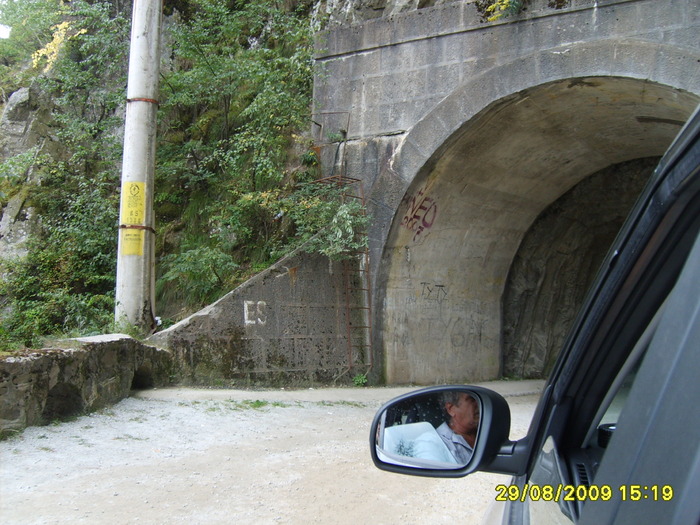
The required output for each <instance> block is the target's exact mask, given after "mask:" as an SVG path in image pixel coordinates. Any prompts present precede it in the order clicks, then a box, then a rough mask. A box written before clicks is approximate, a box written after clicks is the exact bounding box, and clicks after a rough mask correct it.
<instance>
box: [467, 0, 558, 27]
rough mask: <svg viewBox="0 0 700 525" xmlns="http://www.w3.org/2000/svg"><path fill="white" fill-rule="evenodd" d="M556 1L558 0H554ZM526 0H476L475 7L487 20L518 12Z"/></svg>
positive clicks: (491, 20) (493, 20) (492, 20)
mask: <svg viewBox="0 0 700 525" xmlns="http://www.w3.org/2000/svg"><path fill="white" fill-rule="evenodd" d="M555 1H558V0H555ZM527 2H528V0H477V2H476V5H477V8H478V9H479V10H480V11H481V13H483V15H484V18H485V19H486V20H487V21H489V22H495V21H496V20H501V19H502V18H506V17H508V16H512V15H515V14H518V13H519V12H520V11H521V10H522V9H523V7H524V6H525V4H527Z"/></svg>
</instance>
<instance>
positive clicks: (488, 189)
mask: <svg viewBox="0 0 700 525" xmlns="http://www.w3.org/2000/svg"><path fill="white" fill-rule="evenodd" d="M636 44H637V45H636V47H635V43H631V42H626V43H620V42H613V43H611V42H608V43H603V42H595V43H593V44H586V45H581V46H579V47H575V48H567V49H568V51H567V50H564V49H562V50H561V53H565V52H566V53H567V55H568V58H569V60H565V61H564V60H562V61H561V63H560V65H559V66H558V67H549V68H548V69H547V70H548V71H549V73H548V75H547V77H546V78H543V75H542V73H541V72H542V67H541V66H542V64H543V61H544V60H545V58H546V57H545V56H543V54H539V55H534V56H532V57H529V58H527V59H523V60H520V61H519V62H518V63H515V64H507V65H503V66H500V67H497V68H494V69H493V70H491V71H489V72H487V73H485V74H484V75H482V76H481V77H479V78H475V79H473V80H472V81H470V82H468V83H466V84H465V85H463V86H461V87H460V88H459V89H457V90H456V91H455V92H454V93H453V94H452V95H450V96H449V97H447V98H446V99H445V100H444V101H443V103H441V104H440V105H438V107H437V108H435V109H434V110H433V111H432V112H430V114H428V115H427V116H426V117H425V118H424V119H422V120H421V121H420V122H419V123H418V124H416V126H415V127H414V128H413V129H411V130H410V132H409V133H408V134H407V135H406V137H405V139H404V141H403V143H402V145H401V146H400V148H399V149H398V151H397V152H396V153H395V155H394V157H393V158H392V159H391V162H390V163H389V165H388V168H387V169H386V170H385V171H384V173H382V174H381V175H380V177H385V178H387V177H388V178H392V179H393V180H394V181H396V180H397V179H398V180H400V181H401V184H402V185H403V187H404V191H402V192H398V197H397V200H398V199H401V200H400V202H396V203H395V209H396V210H397V211H396V213H395V215H394V219H393V222H392V224H391V227H390V228H388V230H387V237H386V240H385V242H384V246H383V255H382V259H381V261H379V263H378V265H377V275H378V279H377V283H378V285H377V288H376V290H377V292H376V293H377V297H376V300H375V304H379V305H381V306H380V308H378V309H377V311H376V313H375V315H377V316H378V318H377V319H376V320H375V326H377V327H379V328H378V330H377V333H376V334H375V337H377V340H378V341H379V345H378V346H379V347H380V348H381V352H382V353H383V356H382V357H383V359H384V375H385V379H386V381H387V382H390V383H418V384H421V383H435V382H452V381H479V380H486V379H492V378H495V377H498V376H499V375H500V374H501V373H502V369H503V363H502V338H503V333H502V328H503V327H502V315H503V312H502V300H503V295H504V290H505V286H506V282H507V277H508V274H509V272H510V269H511V266H512V264H513V260H514V258H515V256H516V254H517V252H518V249H519V247H520V244H521V242H522V240H523V238H524V236H525V233H526V232H527V231H528V229H529V228H530V227H531V226H532V224H533V222H534V221H535V219H536V218H537V217H538V216H539V215H540V214H541V213H542V212H543V211H545V210H546V209H547V208H548V207H549V206H550V205H552V203H554V202H555V201H556V200H557V199H558V198H560V197H561V196H562V195H564V194H565V193H566V192H567V191H569V190H571V188H573V187H574V186H575V185H576V184H578V183H579V182H581V181H583V180H584V179H586V178H587V177H589V176H591V175H592V174H594V173H597V172H600V171H601V170H604V169H605V168H607V167H609V166H612V165H616V164H621V163H625V162H628V161H633V160H635V159H640V158H646V157H653V156H660V155H662V154H663V152H664V151H665V149H666V147H667V146H668V144H669V143H670V142H671V140H672V139H673V137H674V136H675V135H676V134H677V132H678V131H679V130H680V127H681V125H682V124H683V122H684V121H685V120H686V119H687V117H688V116H689V115H690V113H691V112H692V110H693V109H694V108H695V107H696V106H697V104H698V101H699V100H700V99H699V97H698V96H697V94H695V93H693V90H692V89H691V88H692V82H691V80H692V79H691V77H692V75H691V74H690V73H689V72H682V73H679V69H678V68H679V67H680V68H681V70H682V67H683V65H684V64H685V66H687V67H689V68H693V67H695V66H694V63H695V59H694V58H692V57H689V56H686V55H685V54H684V53H683V51H682V50H679V49H675V48H672V47H664V46H660V45H650V44H648V43H636ZM633 48H634V53H635V54H636V55H639V54H640V53H641V54H644V53H648V54H653V55H655V56H656V55H658V54H659V53H663V54H664V55H665V56H667V57H668V58H669V63H670V64H672V65H673V67H671V66H670V65H669V66H668V68H667V69H663V68H662V69H660V70H658V71H630V70H629V68H628V67H627V63H626V62H625V61H624V60H621V59H614V57H615V56H618V55H620V56H624V55H625V52H627V53H630V52H633V51H632V50H633ZM549 54H550V55H551V50H550V52H549ZM558 58H559V56H558V55H554V56H550V57H549V59H551V60H555V61H556V60H558ZM584 58H585V60H584ZM605 58H612V60H610V61H606V60H604V59H605ZM572 63H577V64H579V66H582V67H579V69H578V70H577V71H574V68H573V67H572ZM636 63H639V62H636ZM652 63H653V62H652ZM583 66H585V67H583ZM514 69H515V70H516V71H517V72H520V73H521V74H517V75H514V74H513V70H514ZM671 69H673V71H671ZM572 74H575V76H572ZM696 82H697V81H696ZM695 91H698V90H697V89H696V90H695ZM381 186H382V185H381V184H380V185H376V184H375V187H381ZM614 190H615V188H607V189H606V190H605V191H614Z"/></svg>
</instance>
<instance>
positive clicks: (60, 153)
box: [0, 0, 367, 349]
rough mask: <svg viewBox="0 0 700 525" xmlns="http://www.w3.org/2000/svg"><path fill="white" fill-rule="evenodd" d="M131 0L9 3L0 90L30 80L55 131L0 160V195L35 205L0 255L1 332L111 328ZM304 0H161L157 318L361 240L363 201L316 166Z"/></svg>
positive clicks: (12, 342)
mask: <svg viewBox="0 0 700 525" xmlns="http://www.w3.org/2000/svg"><path fill="white" fill-rule="evenodd" d="M129 5H130V4H129V3H127V5H125V4H124V3H121V2H113V3H110V2H100V1H96V2H95V1H90V2H88V1H85V0H74V1H73V2H70V3H67V2H66V3H64V2H62V1H60V0H8V1H7V2H6V3H5V4H3V10H2V13H0V23H2V24H5V25H9V26H11V27H12V34H11V38H9V39H6V40H0V57H2V59H1V60H0V96H1V97H2V98H0V103H2V102H3V101H5V100H7V98H8V97H9V95H10V94H11V93H13V92H15V91H16V90H17V89H19V88H21V87H29V86H31V88H32V92H33V93H34V94H36V95H37V96H38V98H39V99H40V100H41V101H42V106H45V107H46V116H47V122H45V123H43V125H44V126H46V129H47V131H46V132H45V138H44V139H42V140H41V141H39V143H38V144H37V145H36V147H35V148H33V149H31V150H29V151H26V152H23V153H21V154H19V155H16V156H14V157H12V158H9V159H3V162H2V165H1V166H0V201H1V203H2V205H6V204H7V203H8V202H9V201H10V200H11V199H12V198H14V197H17V196H20V197H21V198H22V199H23V201H24V202H25V206H31V207H32V208H33V209H35V210H37V213H38V214H39V215H40V217H41V228H40V231H38V232H37V233H35V234H34V235H33V237H32V238H31V239H30V241H29V243H28V249H29V254H28V255H27V257H26V258H23V259H21V260H4V261H0V272H2V274H3V275H4V277H5V278H4V279H3V281H2V282H1V283H0V296H2V298H3V300H4V302H5V303H6V305H7V306H9V308H8V309H7V310H6V312H8V313H6V314H5V315H4V317H3V318H2V319H1V320H0V348H5V349H7V348H12V347H17V346H27V347H36V346H37V345H40V344H41V341H42V338H43V337H45V336H48V335H59V334H60V335H86V334H91V333H100V332H108V331H110V330H111V329H112V326H111V324H112V322H113V310H114V285H115V282H114V280H115V275H114V271H115V265H116V237H117V235H116V231H117V228H116V226H117V221H118V207H119V194H118V190H119V187H120V183H119V181H120V169H121V148H122V145H121V129H122V126H123V110H124V104H125V96H126V74H127V64H128V44H129V27H130V16H131V15H130V12H129V9H130V7H129ZM311 7H312V2H311V1H310V0H286V1H276V0H245V1H243V0H230V1H228V2H218V1H215V0H184V1H183V0H175V1H171V2H168V1H167V0H166V3H165V13H166V15H167V16H168V23H167V24H166V27H167V28H168V29H167V34H166V35H165V38H164V42H165V45H166V46H167V49H165V50H164V52H163V60H162V67H161V71H162V76H161V94H160V109H159V129H158V137H159V147H158V154H157V173H156V189H155V196H154V201H155V213H156V217H157V224H156V229H157V232H158V237H157V256H158V260H157V272H158V275H157V283H156V291H157V304H158V310H159V315H161V316H162V317H164V318H165V322H166V324H167V323H169V322H172V321H176V320H177V319H178V318H180V317H182V316H183V315H186V314H188V313H190V312H192V311H195V310H196V309H198V308H200V307H201V306H203V305H205V304H207V303H208V302H211V301H213V300H215V299H216V298H218V297H219V296H220V295H222V294H223V293H225V292H227V291H228V290H230V289H231V288H233V287H235V286H236V285H237V284H239V283H241V282H242V281H243V280H245V279H246V278H248V277H250V276H251V275H253V274H254V273H256V272H258V271H260V270H261V269H262V268H265V267H266V266H268V265H269V264H271V263H272V262H274V261H275V260H276V259H278V258H279V257H281V256H282V255H284V254H286V253H289V251H291V250H292V249H295V248H297V247H299V246H302V245H304V246H305V249H307V250H312V251H316V252H318V253H323V254H325V255H327V256H329V257H333V258H339V257H343V256H344V255H345V254H346V253H348V251H351V250H353V249H355V248H356V247H357V246H358V245H359V246H362V245H363V243H364V242H365V241H364V239H362V238H361V237H358V236H357V235H356V234H357V232H358V231H362V229H363V227H364V225H365V224H366V221H367V219H366V217H365V216H364V213H363V210H362V209H361V207H360V206H359V203H357V202H355V201H354V200H352V199H349V200H348V202H346V201H345V199H343V191H342V189H340V188H336V187H333V186H326V185H321V184H317V183H313V181H314V180H315V179H317V178H318V177H319V169H318V166H317V162H318V161H317V159H316V156H315V154H314V153H313V150H312V149H311V146H312V144H311V141H310V139H309V137H308V135H307V130H308V129H309V128H310V103H311V85H312V78H313V68H312V57H311V52H312V40H311V29H310V20H309V13H310V10H311ZM1 107H2V106H1V105H0V108H1Z"/></svg>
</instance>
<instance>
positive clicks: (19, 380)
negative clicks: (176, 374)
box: [0, 335, 171, 435]
mask: <svg viewBox="0 0 700 525" xmlns="http://www.w3.org/2000/svg"><path fill="white" fill-rule="evenodd" d="M75 343H77V347H76V348H73V349H65V350H64V349H60V350H59V349H49V350H41V351H36V352H32V353H29V354H26V355H23V356H18V357H6V358H4V359H2V360H0V435H5V434H8V433H11V432H13V431H17V430H21V429H22V428H24V427H27V426H31V425H40V424H45V423H48V422H51V421H53V420H54V419H60V418H63V417H70V416H75V415H79V414H82V413H84V412H90V411H93V410H97V409H99V408H101V407H104V406H106V405H109V404H111V403H116V402H117V401H120V400H121V399H123V398H125V397H127V396H128V395H129V391H130V390H131V389H132V388H147V387H153V386H162V385H165V384H168V382H169V379H170V375H171V359H170V354H168V353H167V352H165V351H163V350H158V349H157V348H154V347H152V346H147V345H144V344H141V343H139V342H138V341H136V340H134V339H132V338H130V337H128V336H125V335H111V336H98V337H88V338H81V339H77V340H75Z"/></svg>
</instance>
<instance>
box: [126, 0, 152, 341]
mask: <svg viewBox="0 0 700 525" xmlns="http://www.w3.org/2000/svg"><path fill="white" fill-rule="evenodd" d="M162 12H163V6H162V0H134V5H133V13H132V22H131V48H130V51H129V79H128V86H127V95H126V96H127V105H126V120H125V123H124V156H123V161H122V180H121V207H120V215H119V251H118V256H117V289H116V307H115V313H114V318H115V323H116V325H117V328H118V329H119V328H122V327H125V326H129V325H130V326H135V327H136V328H138V329H140V330H141V331H143V332H144V333H151V332H153V330H154V329H155V325H156V323H155V271H154V270H155V254H154V252H155V229H154V224H155V222H154V217H153V189H154V180H155V157H156V112H157V110H158V100H157V98H158V79H159V66H160V27H161V19H162Z"/></svg>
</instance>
